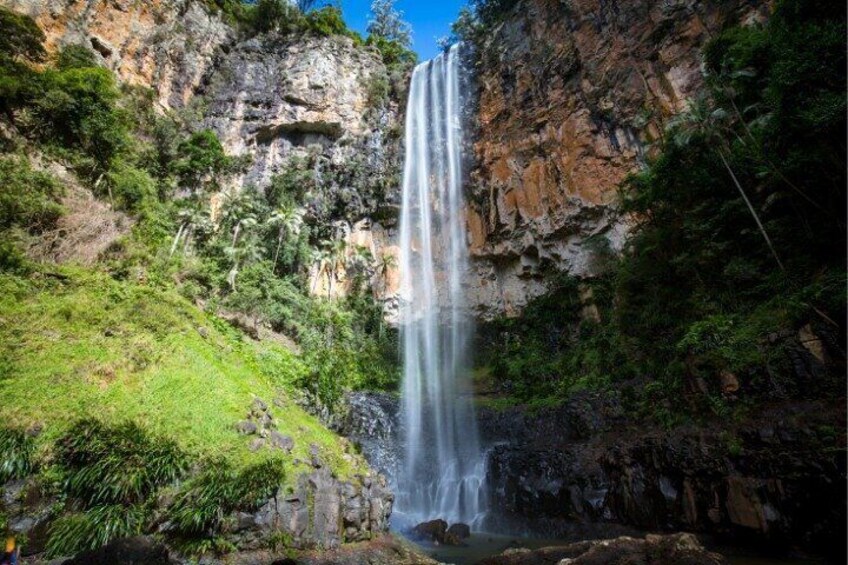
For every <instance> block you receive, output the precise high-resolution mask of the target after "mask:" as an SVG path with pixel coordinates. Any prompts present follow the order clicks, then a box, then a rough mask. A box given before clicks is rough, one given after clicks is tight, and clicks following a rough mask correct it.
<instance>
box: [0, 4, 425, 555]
mask: <svg viewBox="0 0 848 565" xmlns="http://www.w3.org/2000/svg"><path fill="white" fill-rule="evenodd" d="M211 4H214V6H211V7H210V8H211V9H215V10H222V11H223V12H225V14H226V15H227V17H228V18H230V19H231V20H232V22H233V23H234V24H235V25H237V26H239V29H240V33H241V34H243V35H244V36H250V35H253V34H257V33H272V34H277V36H282V37H289V38H295V39H296V38H297V37H300V36H304V35H305V36H319V37H321V36H339V35H340V36H345V37H350V38H352V39H353V40H354V42H355V43H357V44H364V43H369V44H372V45H375V46H376V47H377V48H378V49H379V50H380V52H381V53H383V54H384V59H385V62H386V63H387V67H388V70H389V73H403V72H404V71H403V69H405V68H407V67H408V66H409V65H410V64H412V63H414V61H415V58H414V55H413V54H412V52H411V51H410V50H409V36H408V33H407V34H406V35H404V28H403V27H402V26H400V20H399V18H397V17H396V16H397V14H396V13H394V12H393V11H392V8H391V3H388V4H387V5H386V6H383V7H382V8H380V6H375V20H374V23H373V25H374V26H375V27H374V31H373V32H372V33H371V35H370V36H369V38H368V39H367V40H363V39H362V38H360V37H359V36H358V35H356V34H354V33H353V32H351V31H349V30H348V28H347V27H346V26H345V24H344V21H343V20H342V19H341V13H340V11H339V10H338V9H337V8H335V7H324V8H320V9H312V6H311V5H309V4H304V5H301V6H300V7H294V6H292V5H290V4H289V3H288V2H285V1H284V0H277V1H273V0H260V1H259V2H258V3H256V4H242V3H240V2H212V3H211ZM381 9H382V12H381V11H380V10H381ZM381 26H382V27H381ZM0 30H2V33H0V35H2V39H0V113H2V118H0V121H2V129H3V134H2V154H0V186H2V187H3V189H2V190H0V288H2V299H0V310H1V311H2V316H0V318H1V319H0V387H2V391H3V392H2V394H3V397H4V401H3V404H4V414H5V415H6V417H5V419H6V426H8V427H5V428H3V429H2V431H0V452H2V455H3V457H2V467H0V482H4V483H5V482H6V481H9V480H12V479H22V478H25V477H27V476H29V475H32V474H36V475H37V477H38V485H39V489H40V490H41V491H43V493H44V494H45V495H49V496H56V497H58V498H57V499H58V500H59V502H58V503H57V505H55V507H53V508H52V509H51V510H50V512H51V513H53V514H54V515H55V516H57V517H58V519H56V520H55V521H53V522H52V525H51V527H50V530H49V538H48V541H47V555H49V556H60V555H64V556H67V555H72V554H75V553H77V552H79V551H81V550H84V549H88V548H96V547H99V546H101V545H103V544H104V543H106V542H108V541H109V540H110V539H114V538H118V537H124V536H131V535H135V534H138V533H141V532H142V531H147V530H149V528H150V527H151V524H161V523H165V522H167V524H168V526H167V528H166V530H167V531H166V535H167V536H168V537H169V538H170V539H171V540H172V542H173V543H175V544H177V545H178V546H179V547H181V548H183V550H184V551H185V552H187V553H202V552H205V551H208V550H210V549H214V550H216V551H228V550H231V549H233V548H232V547H231V546H230V545H229V544H228V542H225V541H224V539H223V538H222V537H221V536H220V534H221V532H222V530H226V529H227V528H229V527H230V526H232V524H231V523H230V522H229V521H228V520H230V518H229V516H231V515H232V513H233V512H236V511H253V510H256V509H257V508H258V507H259V506H260V505H261V504H263V503H264V502H265V501H266V500H267V499H268V497H269V496H271V495H273V494H274V493H275V492H276V489H277V486H278V485H280V484H284V485H288V486H289V487H291V486H292V485H294V484H295V481H296V479H297V474H298V473H299V472H300V471H299V470H298V468H297V466H298V465H300V464H301V463H299V461H308V460H309V459H310V457H312V455H311V453H312V452H311V451H310V449H311V447H310V446H313V447H315V448H316V449H319V451H320V453H321V457H322V460H323V461H325V462H326V463H327V464H329V465H331V467H332V468H333V472H334V473H336V474H338V476H340V477H352V476H353V475H354V474H355V473H361V472H362V469H363V465H364V463H363V461H362V460H361V458H356V457H353V456H352V455H354V454H353V451H351V450H352V449H353V448H352V447H351V446H350V445H349V444H347V443H345V442H343V441H341V440H340V439H339V438H338V437H337V436H335V435H333V434H332V433H331V432H329V431H328V430H327V429H326V428H324V427H323V426H322V425H321V424H319V423H318V421H317V420H316V419H315V418H313V417H311V416H308V415H307V414H306V413H305V412H304V411H303V410H302V409H301V408H300V406H299V405H297V404H296V400H297V398H298V397H299V396H301V395H303V394H304V392H306V393H307V394H309V395H312V396H313V397H314V398H316V399H317V401H318V402H320V403H323V404H325V405H327V406H330V407H332V406H333V405H334V403H335V402H336V401H337V400H338V399H339V398H340V396H341V394H342V392H343V391H345V390H349V389H355V388H370V389H374V388H377V389H394V388H395V387H396V385H397V380H398V376H399V372H398V367H397V360H396V359H397V339H396V331H395V330H392V329H390V328H388V327H387V326H386V325H385V323H384V322H383V312H382V306H381V305H380V304H377V303H376V302H375V301H374V299H373V297H372V294H371V292H370V289H369V288H366V283H365V281H366V279H367V277H368V275H369V273H373V272H374V270H376V269H379V268H381V263H380V259H379V258H374V257H370V255H369V254H368V253H367V251H364V250H355V252H354V253H348V250H347V249H346V246H345V241H344V240H343V239H341V236H340V235H339V234H338V233H337V232H336V231H335V230H334V229H332V228H331V227H330V226H329V225H328V222H326V218H325V217H324V216H323V215H322V213H323V212H321V209H320V206H319V207H318V208H319V210H318V211H316V210H315V208H314V207H313V208H309V206H307V201H310V202H313V203H314V201H315V197H313V193H314V192H316V191H318V190H319V189H320V187H318V186H316V183H317V182H318V181H317V180H316V177H315V175H314V174H313V169H314V167H313V164H312V163H311V162H310V161H309V158H307V159H292V160H291V162H290V163H288V166H287V167H286V168H285V170H284V171H283V172H282V173H281V174H279V175H277V176H275V177H274V178H273V179H272V180H271V182H270V184H269V185H268V186H263V187H258V188H257V187H249V189H248V190H245V191H242V192H240V193H238V194H237V195H234V196H230V197H227V198H225V199H224V201H223V202H221V204H220V206H219V207H218V208H217V209H215V210H213V207H212V205H211V197H212V195H213V194H215V193H217V192H219V191H221V189H222V187H223V186H224V185H225V184H226V183H227V182H228V180H229V179H230V178H231V177H232V175H234V174H236V173H238V172H239V171H241V170H244V168H245V167H246V166H247V165H248V164H249V163H247V162H246V161H245V160H244V159H242V158H233V157H231V156H229V155H227V154H226V152H225V151H224V149H223V147H222V144H221V142H220V140H219V139H218V138H217V136H216V135H215V133H213V132H212V131H210V130H206V129H202V128H201V127H199V124H198V122H197V119H196V115H195V112H194V109H193V108H187V109H186V110H185V111H179V112H162V111H161V110H156V109H154V102H153V101H154V95H153V93H152V92H151V91H148V90H146V89H144V88H140V87H131V86H127V85H121V84H119V83H118V81H117V80H116V77H115V76H114V75H113V74H112V72H111V71H109V70H107V69H105V68H102V67H100V66H98V63H97V61H96V57H95V56H94V54H93V52H92V51H90V50H89V49H88V48H87V47H86V46H83V45H69V46H66V47H64V48H63V49H62V50H61V51H59V52H58V53H57V54H55V56H48V54H47V52H46V51H45V48H44V46H43V43H44V40H45V38H44V34H43V33H42V31H41V30H40V29H39V28H38V26H37V25H36V24H35V22H34V21H33V20H32V19H30V18H29V17H26V16H22V15H19V14H16V13H13V12H11V11H9V10H6V9H2V8H0ZM377 78H378V79H381V80H383V81H384V84H378V85H376V86H375V88H377V89H379V90H380V96H379V97H375V99H374V100H372V103H373V104H384V103H386V100H385V98H386V96H388V94H389V93H388V87H387V84H388V82H389V80H390V77H377ZM358 174H359V173H358V172H357V171H348V170H344V169H342V170H338V171H328V172H326V173H325V177H324V179H323V182H327V183H331V182H341V180H342V179H344V181H345V182H347V181H352V179H355V178H359V177H358V176H357V175H358ZM333 175H338V176H339V177H341V178H336V177H334V176H333ZM360 176H361V175H360ZM88 193H93V194H94V195H95V197H96V198H97V199H98V200H99V201H101V202H103V203H106V204H107V206H105V207H104V206H97V205H91V206H88V207H87V209H86V210H82V211H80V210H76V209H75V210H69V209H67V207H66V204H65V203H66V202H67V198H68V197H71V198H72V199H73V198H78V197H81V195H82V197H83V198H84V195H85V194H88ZM71 213H73V214H78V213H82V214H83V215H84V216H85V217H84V218H83V221H84V222H89V223H91V224H94V225H98V224H99V223H106V222H107V220H108V219H109V218H112V219H117V220H116V221H117V223H119V224H123V225H124V226H128V228H127V229H126V231H125V233H124V234H123V235H121V236H120V237H118V238H117V239H116V240H115V241H114V242H112V243H111V245H110V246H109V247H108V249H106V251H105V252H104V253H103V254H102V255H101V256H100V257H99V258H96V263H94V264H91V265H84V266H70V265H65V266H63V265H57V264H55V263H53V262H52V261H50V258H51V256H52V254H53V253H54V252H55V245H61V246H70V247H73V246H74V242H73V241H66V240H67V238H68V237H70V236H69V235H68V234H67V233H66V232H64V231H63V229H62V227H61V226H60V221H61V219H62V218H64V217H65V216H66V215H68V214H71ZM339 264H345V266H346V268H347V271H348V273H349V274H350V276H352V277H353V278H354V279H355V280H354V282H353V291H352V292H351V293H350V294H349V296H348V298H346V299H344V300H339V301H336V300H326V299H316V298H313V297H311V296H310V292H309V291H310V289H309V288H308V286H309V284H308V271H309V269H310V268H312V267H313V266H315V265H318V267H317V268H318V269H319V271H323V270H331V269H335V268H336V267H337V266H338V265H339ZM385 267H386V265H383V268H385ZM319 274H320V273H319ZM331 284H332V283H331ZM220 316H224V317H226V318H228V319H230V320H232V321H233V323H234V324H235V325H237V326H239V327H240V328H241V330H244V331H247V332H248V333H252V332H254V331H256V328H259V327H264V328H269V329H270V330H271V331H272V332H274V333H276V334H277V337H276V338H274V339H271V340H263V341H261V342H260V341H254V340H251V339H248V338H247V337H246V335H245V334H244V333H243V331H240V330H238V329H235V328H234V327H232V326H231V325H230V324H228V323H226V322H224V321H223V320H222V318H221V317H220ZM252 396H256V397H261V398H264V402H270V401H271V400H274V406H273V410H275V411H279V412H280V413H284V414H285V416H286V417H285V418H282V419H278V420H277V421H276V422H275V424H274V426H275V427H276V429H277V430H278V431H279V432H280V433H285V434H288V435H290V436H291V437H293V438H294V441H295V447H294V450H293V451H292V453H291V455H288V456H282V455H277V454H268V451H267V450H265V451H262V452H258V451H256V450H254V449H251V450H248V446H247V440H245V438H244V437H243V436H239V435H238V434H237V433H236V431H235V428H234V424H235V423H236V422H237V421H238V420H239V418H242V417H243V415H244V413H245V411H247V409H248V408H250V399H251V397H252ZM92 415H97V418H98V419H91V416H92ZM45 423H48V425H46V426H45ZM42 428H44V430H43V431H42ZM348 452H350V453H348ZM177 484H179V485H180V486H179V488H176V487H175V485H177ZM162 493H167V494H168V496H169V497H170V500H171V502H170V503H169V504H168V505H167V506H166V507H165V508H164V509H163V508H161V507H159V508H158V509H157V507H156V501H157V496H158V495H160V494H162ZM162 512H164V515H163V514H162ZM3 520H5V517H3ZM20 541H22V542H24V543H25V540H20ZM279 541H280V542H281V543H283V542H285V540H279ZM283 545H285V544H284V543H283Z"/></svg>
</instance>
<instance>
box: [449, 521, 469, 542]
mask: <svg viewBox="0 0 848 565" xmlns="http://www.w3.org/2000/svg"><path fill="white" fill-rule="evenodd" d="M448 533H449V534H451V535H452V536H454V537H455V538H456V539H459V540H464V539H468V538H470V537H471V528H470V527H469V526H468V524H453V525H452V526H451V527H450V528H448Z"/></svg>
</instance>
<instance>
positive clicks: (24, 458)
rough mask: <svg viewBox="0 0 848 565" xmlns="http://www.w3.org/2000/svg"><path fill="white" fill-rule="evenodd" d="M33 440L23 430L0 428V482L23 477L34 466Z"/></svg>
mask: <svg viewBox="0 0 848 565" xmlns="http://www.w3.org/2000/svg"><path fill="white" fill-rule="evenodd" d="M34 459H35V441H34V440H33V438H32V437H30V436H29V435H27V433H26V432H25V431H23V430H18V429H11V428H0V483H5V482H7V481H11V480H14V479H23V478H24V477H26V476H27V475H29V474H30V473H31V472H32V471H33V468H34V466H35V463H34Z"/></svg>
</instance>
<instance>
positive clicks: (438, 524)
mask: <svg viewBox="0 0 848 565" xmlns="http://www.w3.org/2000/svg"><path fill="white" fill-rule="evenodd" d="M447 531H448V523H447V522H445V521H444V520H430V521H429V522H421V523H420V524H418V525H417V526H415V527H414V528H412V536H413V537H415V538H416V539H419V540H426V541H432V542H438V543H442V540H443V539H444V538H445V534H446V533H447Z"/></svg>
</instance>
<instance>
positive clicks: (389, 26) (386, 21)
mask: <svg viewBox="0 0 848 565" xmlns="http://www.w3.org/2000/svg"><path fill="white" fill-rule="evenodd" d="M368 33H369V34H371V35H373V36H376V37H379V38H382V39H386V40H388V41H396V42H397V43H399V44H400V45H402V46H403V47H405V48H407V49H408V48H409V47H410V46H411V45H412V27H411V26H410V25H409V23H407V22H405V21H404V20H403V12H400V11H398V10H397V9H395V0H374V1H373V2H371V21H369V22H368Z"/></svg>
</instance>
